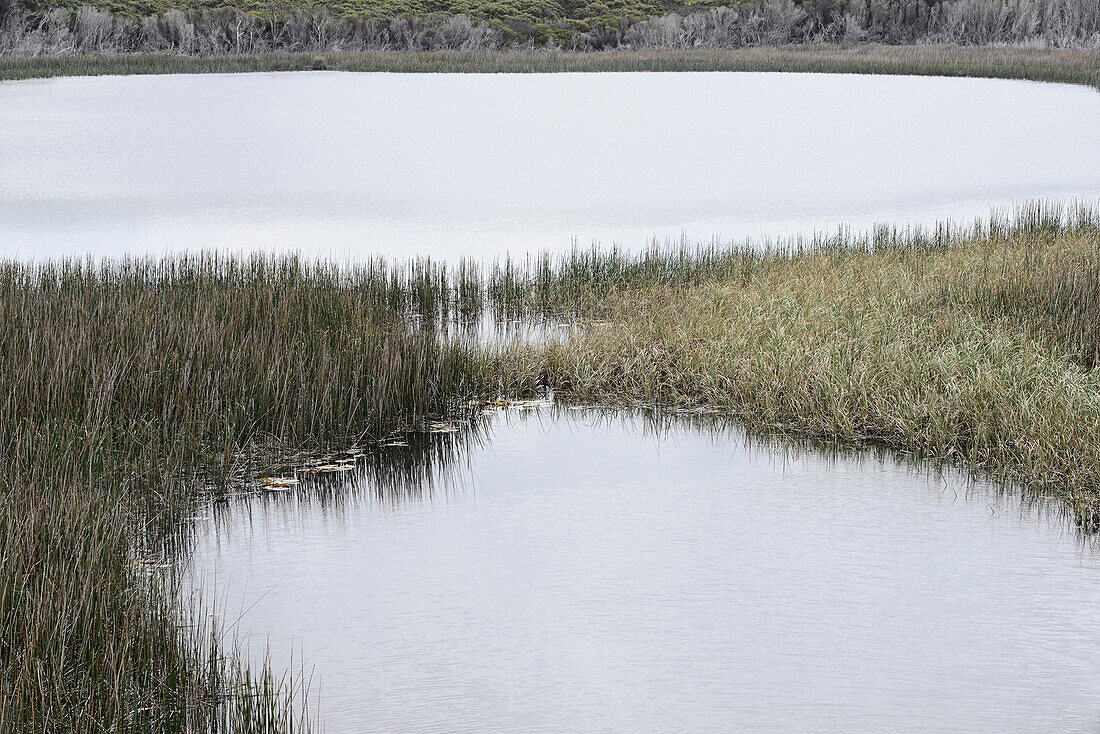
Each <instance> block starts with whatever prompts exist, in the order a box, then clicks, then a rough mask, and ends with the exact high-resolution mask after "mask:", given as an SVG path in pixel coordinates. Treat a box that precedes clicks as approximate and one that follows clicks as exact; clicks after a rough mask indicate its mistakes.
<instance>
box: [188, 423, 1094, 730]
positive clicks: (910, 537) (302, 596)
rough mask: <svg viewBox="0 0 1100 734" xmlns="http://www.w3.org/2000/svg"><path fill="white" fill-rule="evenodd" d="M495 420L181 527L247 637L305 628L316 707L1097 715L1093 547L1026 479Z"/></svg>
mask: <svg viewBox="0 0 1100 734" xmlns="http://www.w3.org/2000/svg"><path fill="white" fill-rule="evenodd" d="M491 420H492V423H491V425H490V426H489V430H488V434H487V435H485V436H484V437H483V438H482V439H481V440H479V441H472V440H466V439H464V437H463V436H461V435H459V436H451V437H443V438H441V439H440V440H441V441H445V440H447V439H452V440H456V441H457V442H458V443H457V444H455V445H452V446H451V450H450V451H449V452H448V451H442V450H441V451H439V452H438V453H436V454H434V455H433V456H434V458H432V457H429V458H432V460H431V461H429V460H427V459H425V458H424V453H423V451H425V449H424V448H423V447H422V446H417V445H415V444H414V445H413V446H411V447H409V448H394V449H388V450H387V451H389V452H390V454H389V455H390V456H391V457H394V461H395V463H394V464H389V463H386V462H385V461H381V460H376V461H373V462H368V464H367V465H366V466H364V467H363V468H362V469H361V471H360V473H358V474H354V475H353V476H352V477H351V478H350V479H347V478H346V477H345V478H344V479H340V480H328V481H321V480H306V481H305V482H303V485H302V486H301V487H299V488H298V489H297V490H296V491H294V492H291V493H284V494H273V495H268V496H265V497H260V498H256V499H252V500H248V501H243V502H241V503H239V504H237V505H233V506H230V507H226V508H223V510H222V512H221V513H219V514H218V516H217V520H216V521H215V522H209V523H204V524H201V525H200V526H199V529H198V531H197V537H196V542H195V551H194V555H193V557H192V564H193V569H194V570H195V572H196V573H197V574H198V575H199V576H200V577H204V578H205V579H206V583H207V584H208V585H211V587H212V590H213V592H214V593H213V596H214V598H218V599H220V600H221V601H222V602H223V603H224V604H226V605H227V606H226V607H225V608H226V610H227V612H228V614H227V616H226V617H225V619H226V620H227V621H228V622H233V621H234V620H235V619H236V618H237V616H238V613H239V611H240V610H247V611H246V613H245V614H244V616H243V618H242V619H241V621H240V627H239V629H241V630H249V631H251V638H250V639H251V641H252V642H251V644H252V652H253V654H254V655H256V656H257V657H259V653H258V652H257V650H259V649H260V648H262V646H263V643H264V642H265V641H266V642H268V643H269V644H270V648H271V653H272V656H273V660H274V662H275V664H276V668H279V667H280V666H285V665H287V664H289V663H290V661H291V653H292V652H293V653H294V661H295V664H297V663H298V662H299V660H300V658H299V655H301V654H303V653H304V656H305V660H306V665H307V669H309V668H312V669H313V670H314V671H315V683H317V682H319V689H318V690H315V691H314V698H315V699H316V698H317V697H318V694H319V703H320V707H321V711H322V713H323V716H324V719H325V722H326V723H327V725H328V730H329V731H336V732H345V731H349V732H350V731H372V732H516V731H524V732H539V731H544V732H605V731H606V732H639V731H654V732H664V731H691V732H711V731H713V732H728V731H753V732H757V731H759V732H795V731H815V732H845V733H849V732H886V731H889V732H907V731H908V732H930V731H935V732H968V733H975V732H990V733H994V732H996V733H997V734H1004V733H1006V732H1051V731H1058V732H1095V731H1098V730H1100V635H1097V634H1096V631H1097V629H1100V559H1098V558H1097V556H1096V554H1095V553H1094V552H1093V551H1092V550H1091V549H1090V547H1088V546H1086V545H1085V544H1084V543H1083V542H1082V541H1081V539H1080V538H1078V537H1077V536H1076V535H1075V534H1074V531H1073V530H1072V529H1071V527H1070V526H1069V525H1068V524H1067V523H1066V521H1065V520H1064V518H1062V517H1061V516H1059V515H1058V514H1057V513H1056V512H1055V511H1053V510H1051V509H1049V508H1046V507H1044V505H1042V504H1041V500H1040V504H1032V505H1021V503H1020V502H1019V501H1017V500H1013V499H1011V498H1007V497H1004V496H1001V495H999V494H998V493H997V492H995V491H994V490H993V489H991V488H989V487H986V486H983V485H973V484H967V483H965V482H964V481H963V480H961V479H960V478H959V477H957V476H954V475H951V474H948V475H942V476H941V475H937V474H930V473H929V472H928V471H927V470H926V471H924V472H918V471H916V470H914V469H913V468H911V467H906V466H902V465H899V464H898V463H896V462H895V461H893V460H891V459H889V458H884V457H874V456H868V455H866V454H864V455H862V456H858V455H857V456H852V455H847V456H836V455H833V456H829V455H826V454H823V453H819V452H815V451H810V450H804V451H796V450H793V449H790V448H786V449H784V448H782V447H780V446H775V445H762V444H759V443H756V444H754V443H752V442H750V441H748V439H747V438H746V437H745V435H744V434H742V433H741V432H739V431H738V430H736V429H734V428H730V427H724V428H721V429H720V430H719V429H718V428H715V427H707V426H705V425H704V426H698V425H697V426H692V425H691V424H690V423H689V422H686V421H679V422H676V421H673V422H666V423H664V424H663V425H662V424H660V423H659V422H651V421H647V420H646V419H644V417H641V416H629V415H625V416H624V415H621V414H620V415H618V416H610V417H608V416H607V415H602V416H601V415H600V414H596V413H590V412H584V411H577V412H572V411H566V412H565V413H564V414H562V415H559V416H557V417H555V416H554V415H552V414H550V413H549V412H547V411H546V410H540V411H531V412H526V413H516V412H504V413H501V414H500V415H498V416H496V417H495V418H493V419H491ZM428 446H435V447H438V446H439V445H438V444H431V443H429V444H428ZM444 448H445V447H444ZM417 457H420V458H417Z"/></svg>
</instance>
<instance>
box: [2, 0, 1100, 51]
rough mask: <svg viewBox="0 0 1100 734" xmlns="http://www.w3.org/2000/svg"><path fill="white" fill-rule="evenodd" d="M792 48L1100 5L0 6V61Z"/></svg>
mask: <svg viewBox="0 0 1100 734" xmlns="http://www.w3.org/2000/svg"><path fill="white" fill-rule="evenodd" d="M805 43H887V44H937V43H938V44H942V43H950V44H960V45H989V44H1016V45H1021V44H1022V45H1029V46H1042V47H1053V48H1096V47H1097V46H1100V0H888V1H887V2H881V3H880V2H868V0H847V1H846V2H843V3H839V4H833V3H818V2H813V1H812V0H800V1H796V0H751V1H747V2H740V3H732V4H730V5H728V6H725V5H722V6H718V7H707V6H706V5H697V4H696V5H692V4H688V5H679V4H676V5H661V4H649V3H644V2H641V3H638V4H631V3H629V2H628V3H621V4H620V3H615V4H613V5H612V6H608V5H605V4H602V3H597V4H592V5H577V6H573V5H568V6H567V5H561V4H558V3H547V4H546V5H545V6H542V5H539V4H522V5H507V4H505V5H500V6H497V5H493V4H487V5H474V4H470V5H466V4H462V3H457V4H456V3H451V2H448V3H443V4H439V5H438V6H437V5H431V4H427V3H412V4H409V5H402V4H394V5H392V6H391V4H389V3H385V4H383V5H371V4H365V5H362V6H359V5H351V6H347V5H342V4H331V5H329V4H316V5H315V4H312V3H310V4H305V3H302V4H299V5H297V6H294V5H291V6H289V7H288V6H284V5H278V6H276V5H273V4H265V3H260V4H258V5H255V7H253V6H251V5H249V4H247V3H246V4H245V5H244V6H239V5H232V6H225V7H222V6H214V5H207V4H203V3H194V4H187V3H183V4H175V3H172V4H167V3H165V4H162V3H159V2H150V3H139V4H137V5H131V4H130V3H129V2H128V1H127V2H124V3H112V2H105V3H101V4H97V5H94V6H93V5H79V6H76V7H49V6H46V5H36V6H33V7H32V6H28V5H24V4H21V3H20V2H18V0H0V55H9V56H35V55H42V54H50V55H73V54H88V53H127V52H163V51H170V52H172V53H179V54H190V55H203V56H209V55H225V54H260V53H271V52H306V53H322V52H349V51H425V50H441V49H449V50H466V51H469V50H489V49H496V48H501V47H505V46H511V45H516V44H525V45H532V44H533V45H539V46H541V45H549V46H553V47H559V48H564V49H568V50H580V51H590V50H604V49H613V48H634V49H639V48H659V49H691V48H704V49H716V48H717V49H723V48H743V47H748V46H761V45H773V46H774V45H785V44H805Z"/></svg>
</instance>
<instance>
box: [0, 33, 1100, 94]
mask: <svg viewBox="0 0 1100 734" xmlns="http://www.w3.org/2000/svg"><path fill="white" fill-rule="evenodd" d="M311 69H329V70H336V71H375V72H428V73H431V72H457V73H536V72H540V73H546V72H597V71H786V72H816V73H829V74H914V75H923V76H966V77H987V78H998V79H1027V80H1032V81H1045V82H1062V83H1068V84H1084V85H1088V86H1092V87H1094V88H1097V89H1100V51H1071V50H1054V49H1025V48H1007V47H999V48H997V47H960V46H948V45H944V46H880V45H860V46H839V45H825V44H822V45H812V46H782V47H759V48H744V49H732V50H639V51H629V50H617V51H605V52H598V53H570V52H563V51H548V50H501V51H481V52H462V51H432V52H384V51H378V52H363V53H330V54H293V53H283V54H256V55H242V56H215V57H195V56H180V55H176V54H167V53H165V54H118V55H103V56H99V55H95V56H39V57H33V58H2V57H0V79H32V78H43V77H53V76H89V75H101V74H207V73H238V72H256V71H303V70H311Z"/></svg>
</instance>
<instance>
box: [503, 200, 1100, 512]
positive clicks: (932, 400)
mask: <svg viewBox="0 0 1100 734" xmlns="http://www.w3.org/2000/svg"><path fill="white" fill-rule="evenodd" d="M490 292H491V293H492V294H494V298H495V299H496V300H497V301H498V302H499V303H500V304H502V306H503V307H504V308H506V309H509V310H512V311H523V310H525V309H526V310H528V311H534V312H544V313H558V314H571V313H573V314H580V315H581V316H583V317H585V318H587V319H589V320H590V321H593V322H597V323H593V324H592V325H591V326H589V327H588V328H585V329H581V330H579V331H576V332H574V333H573V335H572V336H571V337H570V338H567V339H564V340H556V341H552V342H548V343H546V344H544V345H541V346H539V347H538V348H531V347H523V348H510V349H504V350H501V351H500V352H499V353H498V355H497V359H499V360H500V367H499V368H498V371H499V373H500V374H501V375H506V376H509V377H510V378H511V379H512V380H513V384H514V386H515V388H516V389H519V388H522V387H524V386H526V385H527V384H530V383H539V384H545V385H547V386H549V387H552V388H553V389H554V390H555V391H557V393H558V394H560V395H566V396H569V397H571V398H575V399H577V400H583V401H589V402H603V403H607V402H609V401H611V402H619V403H637V402H642V403H655V404H661V405H666V406H667V405H671V406H687V405H707V406H713V407H718V408H721V409H723V410H726V411H728V412H730V413H733V414H735V415H737V416H738V417H739V419H740V421H741V422H743V423H744V424H746V425H747V426H749V427H752V428H757V429H763V430H765V431H773V432H788V433H799V434H803V435H811V436H818V437H825V438H829V439H834V440H836V439H839V440H841V441H851V442H857V441H872V442H875V443H880V444H885V445H889V446H891V447H893V448H895V449H897V450H899V451H901V452H905V453H907V454H910V455H913V456H915V457H917V458H921V459H930V460H935V461H946V462H950V463H954V464H958V465H963V466H965V467H968V468H970V469H972V470H976V471H978V472H981V473H984V474H986V475H989V476H992V477H994V478H997V479H1000V480H1005V481H1008V482H1012V483H1016V484H1018V485H1022V486H1025V487H1029V488H1031V489H1035V490H1039V491H1042V492H1044V493H1046V494H1051V493H1055V494H1059V495H1061V496H1062V497H1064V498H1065V499H1066V500H1067V501H1068V503H1069V504H1070V505H1071V506H1072V508H1073V509H1074V511H1075V513H1076V516H1077V518H1078V519H1079V520H1080V521H1081V522H1082V523H1083V524H1084V525H1085V526H1089V527H1091V526H1094V525H1095V524H1096V521H1097V519H1098V517H1097V510H1098V508H1100V371H1098V370H1097V369H1096V365H1097V361H1098V355H1100V217H1098V216H1097V214H1096V213H1095V212H1093V211H1091V210H1090V209H1087V208H1077V209H1075V210H1074V211H1072V212H1061V211H1057V210H1053V209H1049V208H1048V209H1042V208H1029V209H1027V210H1026V211H1023V212H1021V213H1020V214H1019V216H1018V217H1017V218H1015V219H1014V220H1011V221H1007V220H994V221H993V222H991V223H986V224H985V225H981V226H977V227H975V228H974V229H973V230H968V231H952V230H951V229H950V228H948V227H940V228H938V229H936V230H934V231H930V232H898V231H893V230H888V229H881V230H879V231H878V232H877V233H876V234H874V235H871V236H868V237H849V236H845V235H841V236H838V237H836V238H832V239H828V240H821V241H819V242H817V243H816V244H814V245H813V246H812V247H809V248H805V249H799V248H793V249H774V250H772V251H770V252H769V251H763V252H762V251H760V250H751V249H737V248H735V249H723V248H713V247H711V248H703V249H696V250H684V249H674V250H652V251H650V252H648V253H644V254H642V255H638V256H630V255H626V254H622V253H616V252H611V253H600V252H595V251H587V252H575V253H573V254H572V255H570V256H568V257H565V258H563V259H561V260H559V261H556V262H552V261H551V260H550V259H549V258H543V259H542V260H540V261H535V262H530V263H527V264H525V265H524V266H523V267H516V266H514V265H512V264H505V265H504V266H503V267H501V268H500V269H499V270H498V272H497V274H496V275H495V277H494V278H493V282H492V283H491V284H490ZM600 322H602V323H600Z"/></svg>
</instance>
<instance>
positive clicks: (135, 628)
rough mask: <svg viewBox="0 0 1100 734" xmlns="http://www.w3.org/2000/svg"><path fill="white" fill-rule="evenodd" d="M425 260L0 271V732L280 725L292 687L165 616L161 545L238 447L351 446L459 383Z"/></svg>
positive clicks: (459, 387) (231, 468)
mask: <svg viewBox="0 0 1100 734" xmlns="http://www.w3.org/2000/svg"><path fill="white" fill-rule="evenodd" d="M436 272H437V269H436V268H435V267H434V266H431V265H430V264H426V265H420V266H418V267H416V268H411V269H409V270H408V271H405V270H400V271H398V270H391V269H389V268H386V267H383V266H381V265H378V264H371V265H366V266H364V267H362V268H359V269H357V270H356V271H355V272H351V273H349V272H342V271H340V270H339V269H337V268H335V267H330V266H323V265H307V264H305V263H301V262H299V261H297V260H294V259H281V260H271V259H265V258H263V257H256V258H251V259H236V258H226V259H222V258H219V257H217V256H198V257H187V256H181V257H174V258H170V259H167V260H163V261H156V262H154V261H144V260H133V261H126V262H114V263H104V264H99V265H97V264H94V263H91V262H64V263H45V264H39V265H26V264H19V263H12V262H8V263H3V264H0V374H2V375H3V381H2V391H3V392H2V395H0V538H2V540H3V553H2V555H0V731H20V732H23V731H25V732H85V731H86V732H103V731H111V732H129V731H133V732H152V731H166V732H167V731H173V732H179V731H208V732H224V731H234V732H238V731H239V732H276V731H278V732H290V731H295V730H298V729H302V728H308V724H309V722H308V721H307V720H304V719H303V718H302V713H303V712H301V711H298V710H296V709H294V708H293V707H292V706H291V705H290V703H289V702H290V701H291V700H292V695H291V694H292V693H293V691H292V690H290V689H291V688H293V687H294V685H297V683H296V682H294V681H289V682H287V681H283V682H279V681H278V680H276V679H275V678H273V677H272V676H271V675H270V674H269V672H267V671H263V670H261V671H251V672H250V671H249V670H248V669H247V668H245V667H242V666H241V665H239V663H238V660H237V657H236V656H235V655H234V654H233V650H232V646H231V645H230V644H228V642H227V641H225V640H222V639H220V637H219V632H218V630H217V629H216V627H213V626H209V625H201V626H198V627H196V626H195V625H194V620H193V619H192V618H191V615H190V614H189V613H188V612H187V610H182V609H180V608H178V607H177V605H176V604H175V601H174V600H175V599H176V591H175V589H174V588H172V583H173V579H172V574H171V573H170V572H171V565H172V564H171V560H172V558H171V556H170V555H168V551H169V550H170V548H169V546H168V545H167V543H166V541H167V540H168V539H170V538H171V537H172V531H173V528H174V527H175V526H177V525H178V524H179V523H183V522H186V521H187V518H188V517H189V516H190V515H191V514H193V512H194V507H195V503H196V498H197V496H198V495H199V493H200V492H201V491H203V489H204V488H213V490H214V491H216V490H217V488H218V487H220V486H225V483H226V482H227V481H228V479H230V478H232V476H233V474H234V472H235V471H236V467H235V464H236V463H238V462H239V461H240V458H239V457H240V455H241V454H240V451H241V449H244V448H247V447H248V446H250V445H256V444H258V443H260V444H262V443H264V442H265V441H267V440H268V439H269V438H270V437H273V436H274V437H278V440H279V441H291V442H294V443H295V444H309V443H313V442H320V441H324V440H343V441H346V440H369V439H370V438H371V437H380V436H384V435H387V434H388V433H389V432H391V431H392V430H394V429H395V428H399V427H401V426H404V425H407V424H416V423H418V422H422V421H423V420H425V419H426V417H427V416H429V415H436V414H439V413H444V412H446V411H447V410H448V409H449V408H450V406H451V405H452V402H453V401H454V399H455V398H456V396H457V395H459V394H465V393H467V392H469V388H470V387H471V386H470V385H469V384H468V383H467V381H468V380H469V379H471V378H470V376H471V375H474V376H475V377H476V376H478V372H477V370H475V369H472V368H470V367H468V362H469V354H468V352H467V350H466V349H465V348H464V347H462V346H461V345H460V344H457V343H453V342H452V343H448V344H441V343H440V342H438V341H437V340H436V339H435V337H434V335H433V332H432V330H431V329H425V328H414V327H411V326H410V325H409V324H408V321H407V319H406V318H405V312H406V311H407V310H409V309H414V310H415V309H421V308H424V309H429V310H431V309H436V310H438V304H437V303H436V302H435V301H433V300H432V299H430V298H429V297H427V295H426V291H425V288H426V286H425V283H428V284H430V283H434V282H436V280H437V278H436V275H435V274H436Z"/></svg>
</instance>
